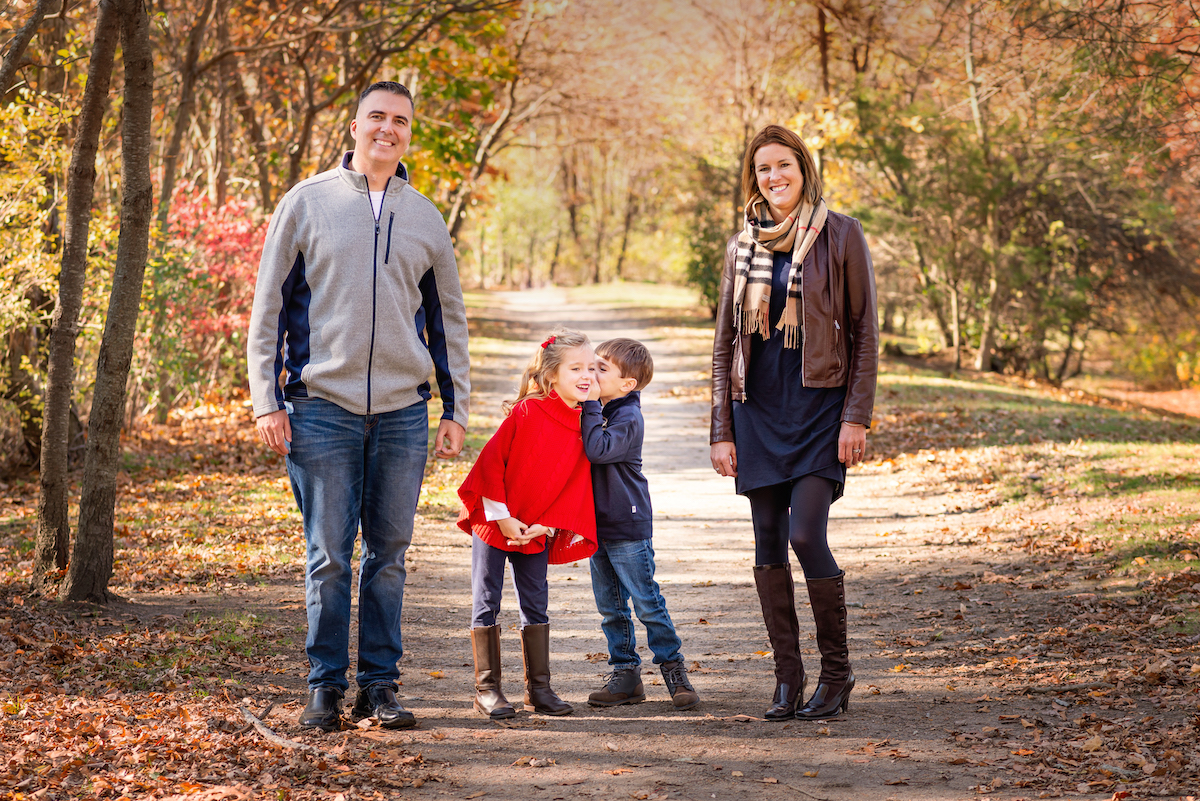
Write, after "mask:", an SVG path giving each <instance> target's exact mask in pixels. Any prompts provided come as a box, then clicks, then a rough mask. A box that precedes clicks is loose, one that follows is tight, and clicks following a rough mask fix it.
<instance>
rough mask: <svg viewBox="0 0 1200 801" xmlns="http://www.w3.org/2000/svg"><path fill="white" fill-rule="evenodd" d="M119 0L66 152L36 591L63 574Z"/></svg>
mask: <svg viewBox="0 0 1200 801" xmlns="http://www.w3.org/2000/svg"><path fill="white" fill-rule="evenodd" d="M116 3H117V0H101V2H100V12H99V15H98V17H97V20H96V33H95V38H94V40H93V42H92V56H91V61H90V62H89V64H88V78H87V88H86V89H85V90H84V93H83V104H82V107H81V109H80V113H79V130H78V133H77V134H76V136H75V145H74V147H73V148H72V151H71V166H70V169H69V170H68V179H67V213H66V230H65V233H64V237H63V256H62V269H61V271H60V273H59V276H58V300H57V302H56V303H55V306H54V316H53V318H52V319H51V322H50V347H49V358H48V367H47V376H46V396H45V409H44V411H43V412H42V454H41V473H40V476H39V482H40V484H41V492H40V494H39V495H38V530H37V541H36V544H35V546H34V556H33V586H34V589H36V590H45V589H46V588H47V587H48V585H49V584H51V583H53V582H55V581H56V580H57V579H56V578H55V577H52V576H51V575H50V572H51V571H61V570H62V569H63V568H65V567H66V566H67V556H68V549H69V547H70V538H71V524H70V520H69V519H68V517H67V491H68V477H67V466H68V461H67V456H68V438H69V432H70V424H71V394H72V388H73V386H74V383H75V338H76V336H77V335H78V334H79V310H80V307H81V305H82V304H83V284H84V278H85V276H86V272H87V241H88V229H89V227H90V225H91V217H92V195H93V193H94V191H95V186H96V149H97V147H98V144H99V141H100V128H101V125H102V123H103V121H104V111H105V108H106V107H107V106H108V87H109V82H110V81H111V79H112V66H113V56H114V54H115V53H116V50H117V38H118V36H119V35H120V20H119V18H118V15H119V9H117V8H116Z"/></svg>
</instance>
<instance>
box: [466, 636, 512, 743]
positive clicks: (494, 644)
mask: <svg viewBox="0 0 1200 801" xmlns="http://www.w3.org/2000/svg"><path fill="white" fill-rule="evenodd" d="M471 651H472V652H473V654H474V656H475V703H474V706H475V709H476V710H478V711H479V712H480V713H482V714H484V715H487V716H488V717H489V718H491V719H492V720H504V719H506V718H511V717H515V716H516V714H517V710H515V709H513V705H512V704H510V703H509V702H508V699H507V698H505V697H504V691H503V690H501V689H500V627H499V626H479V627H476V628H473V629H471Z"/></svg>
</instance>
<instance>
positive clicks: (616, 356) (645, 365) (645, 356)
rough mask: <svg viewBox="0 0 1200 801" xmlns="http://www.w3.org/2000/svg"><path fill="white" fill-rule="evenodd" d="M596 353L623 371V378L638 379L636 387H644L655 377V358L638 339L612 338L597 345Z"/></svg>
mask: <svg viewBox="0 0 1200 801" xmlns="http://www.w3.org/2000/svg"><path fill="white" fill-rule="evenodd" d="M596 355H597V356H599V357H600V358H602V359H606V360H607V361H609V362H612V364H613V366H615V367H616V368H617V369H618V370H620V371H621V378H634V379H637V386H636V387H634V389H642V388H644V387H645V386H646V385H647V384H649V383H650V379H651V378H653V377H654V359H652V358H650V351H649V350H648V349H647V348H646V346H645V345H643V344H642V343H641V342H638V341H637V340H636V339H610V340H608V341H607V342H601V343H600V344H599V345H598V346H596Z"/></svg>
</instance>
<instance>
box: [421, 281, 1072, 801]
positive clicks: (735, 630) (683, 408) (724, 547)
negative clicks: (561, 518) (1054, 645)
mask: <svg viewBox="0 0 1200 801" xmlns="http://www.w3.org/2000/svg"><path fill="white" fill-rule="evenodd" d="M491 304H492V306H491V308H488V309H487V310H483V311H478V310H477V311H475V312H473V316H474V317H475V323H476V325H477V327H478V328H479V330H480V331H481V332H483V333H484V334H485V335H486V336H488V337H491V338H490V339H488V340H487V342H486V348H484V346H483V343H482V341H481V349H486V352H487V356H486V357H485V358H483V359H477V363H478V369H477V371H476V375H475V380H476V395H475V399H474V402H473V404H474V405H473V413H474V414H475V415H477V416H478V417H479V419H482V418H483V417H484V416H486V415H489V414H490V415H496V414H497V413H498V412H497V410H498V406H499V402H500V400H502V399H503V398H504V397H509V396H511V390H512V387H513V386H514V385H515V381H516V377H517V375H519V372H520V369H521V367H522V366H523V363H524V361H525V360H526V359H527V358H528V356H529V354H531V353H532V352H533V348H535V347H536V346H537V343H538V342H539V341H540V339H541V337H543V336H544V334H545V332H546V331H548V330H549V329H550V328H551V327H552V326H554V325H556V324H563V325H567V326H570V327H575V328H579V329H582V330H584V331H586V332H587V333H588V334H589V335H590V336H591V337H592V339H593V341H594V342H599V341H601V340H603V339H606V338H609V337H613V336H630V337H634V338H637V339H640V340H642V341H644V342H645V343H646V344H647V345H648V346H649V347H650V349H651V352H652V353H653V355H654V358H655V367H656V370H655V377H654V381H653V383H652V384H651V385H650V387H649V388H648V389H647V391H646V392H645V393H644V395H643V408H644V412H645V416H646V427H647V437H646V446H645V462H646V473H647V475H648V477H649V479H650V484H651V492H652V498H653V502H654V512H655V514H654V525H655V533H654V545H655V550H656V553H657V564H658V571H659V572H658V575H659V580H660V583H661V584H662V588H663V593H664V596H665V597H666V599H667V603H668V606H669V608H670V611H671V614H672V616H673V618H674V620H675V622H676V624H677V627H678V630H679V632H680V635H681V637H682V639H683V643H684V649H685V653H686V655H687V660H688V664H689V667H690V669H691V675H692V678H693V683H694V684H695V686H696V688H697V690H698V691H699V693H700V695H701V697H702V699H703V700H702V703H701V705H700V706H699V707H697V708H696V709H694V710H691V711H688V712H683V713H679V712H675V711H674V709H673V708H672V707H671V706H670V703H669V700H668V697H667V694H666V690H665V688H664V687H663V684H662V680H661V678H660V677H659V675H658V674H657V672H656V671H653V670H652V668H651V666H650V665H649V663H650V661H651V657H650V654H649V652H648V650H645V649H644V648H643V655H644V659H645V662H646V670H645V674H644V675H645V678H646V681H647V684H648V686H647V701H646V702H645V703H642V704H639V705H634V706H624V707H617V708H613V709H603V710H598V709H591V708H589V707H588V706H587V705H586V697H587V694H588V693H589V692H590V691H591V690H593V689H596V688H597V687H599V686H601V683H602V679H603V677H604V674H605V672H606V665H605V661H604V660H605V654H604V648H605V646H604V639H603V636H602V634H601V633H600V630H599V619H598V616H597V614H596V612H595V609H594V605H593V601H592V597H591V588H590V579H589V573H588V567H587V564H586V563H583V562H581V563H578V564H574V565H568V566H562V567H555V568H552V571H551V622H552V629H553V645H552V648H553V659H552V667H553V670H554V686H555V688H556V689H557V691H558V692H559V694H560V695H562V696H563V697H564V698H566V699H567V700H569V701H571V702H572V703H574V704H575V706H576V713H575V714H574V715H572V716H569V717H564V718H551V717H544V716H539V715H529V714H525V713H522V714H520V715H519V716H518V717H517V719H516V721H515V722H513V723H511V724H507V725H503V726H501V725H497V724H494V723H489V722H487V721H485V720H483V719H482V718H481V717H479V716H478V715H477V714H476V713H475V712H474V711H473V710H472V709H471V685H472V673H471V667H470V650H469V646H468V641H467V636H466V631H467V626H468V621H469V577H468V551H467V542H466V538H465V537H464V536H463V535H461V534H459V533H458V532H457V530H452V529H450V527H449V526H446V525H441V526H430V527H426V528H425V529H424V530H423V532H422V535H423V536H422V538H421V540H420V542H419V544H417V545H415V546H414V548H413V559H414V562H415V563H416V566H417V569H416V572H415V573H412V574H410V585H409V591H408V595H407V598H406V606H405V613H406V616H407V617H408V622H407V623H406V629H405V631H406V638H407V643H408V649H407V650H408V656H406V657H405V662H404V687H403V688H402V691H403V693H405V694H406V695H407V697H408V701H407V703H408V704H409V705H410V706H411V708H412V709H414V711H415V712H416V713H417V715H418V716H419V717H420V719H421V720H422V726H421V730H420V731H418V732H415V733H406V734H402V735H399V736H400V738H401V739H402V740H403V741H406V742H407V741H411V742H413V743H419V744H420V747H421V750H422V753H423V754H424V756H425V758H426V759H427V760H429V759H434V760H439V759H441V760H444V761H445V763H446V764H445V765H444V768H443V770H442V776H443V777H444V778H445V779H446V780H447V781H449V782H452V783H453V789H452V790H450V791H449V792H450V794H451V795H453V796H457V797H466V798H471V797H485V796H484V795H483V794H486V797H496V798H528V799H543V798H544V799H558V798H575V797H589V796H594V797H600V798H626V797H632V798H689V799H709V798H718V799H728V798H746V799H773V798H780V799H783V798H797V797H801V798H824V799H856V800H857V801H861V800H862V799H875V798H878V799H884V798H891V797H898V798H922V799H940V798H946V799H950V798H965V797H971V796H974V795H975V791H974V789H973V788H976V787H978V786H980V785H988V787H989V788H994V792H993V793H992V795H993V796H995V797H1004V796H1007V795H1010V794H1015V795H1017V796H1019V795H1021V791H1020V790H1016V789H1011V788H1012V782H1013V780H1014V777H1013V775H1012V774H1010V773H1009V771H1008V767H1007V765H1008V761H1009V760H1011V759H1013V757H1012V756H1011V755H1010V751H1012V750H1013V749H1012V748H1010V747H1007V746H1006V745H1005V744H1003V741H1002V740H1001V739H998V738H991V739H989V738H987V737H985V736H980V735H979V734H978V733H979V732H981V731H986V730H987V729H989V728H990V729H992V730H993V731H994V730H995V729H996V728H998V726H999V725H1000V724H999V723H998V714H1004V713H1007V714H1009V715H1016V716H1017V717H1016V718H1011V719H1012V720H1019V719H1020V718H1021V717H1022V716H1031V715H1036V714H1037V713H1038V710H1039V709H1041V710H1043V711H1044V710H1050V711H1054V710H1055V708H1054V707H1052V706H1049V701H1048V699H1043V700H1042V701H1034V702H1029V701H1026V700H1018V699H1008V700H1003V701H1001V700H997V697H996V696H997V695H998V693H997V690H996V689H994V687H993V685H992V683H991V682H990V681H989V680H988V678H987V677H986V675H984V672H985V671H982V670H976V669H971V670H967V671H962V672H960V671H959V670H958V669H957V668H958V665H957V664H956V663H957V660H958V657H957V656H956V653H957V652H956V650H955V649H956V647H959V646H965V647H967V648H968V649H969V648H971V647H973V646H975V645H978V644H979V641H980V640H984V639H997V638H1000V637H1003V636H1005V635H1006V634H1007V633H1008V632H1007V629H1006V628H1005V627H1006V626H1008V625H1011V624H1012V623H1013V618H1012V611H1013V608H1012V605H1011V604H1012V600H1011V597H1010V596H1011V595H1012V594H1011V593H1007V594H1006V593H1005V592H1004V588H1005V587H1006V585H1005V584H1003V583H996V584H986V583H981V582H980V581H979V579H980V577H983V576H985V574H987V575H995V574H1002V573H1007V572H1011V571H1012V570H1013V565H1012V564H1011V560H1012V558H1013V557H1012V553H1013V550H1014V549H1012V548H1010V547H1009V546H1008V545H1006V544H1002V543H1000V544H998V543H992V544H990V545H987V546H984V545H983V540H982V539H981V538H978V537H976V536H975V535H974V534H973V533H972V532H974V531H977V530H979V529H981V528H983V527H984V526H987V525H989V523H991V522H993V521H991V520H990V518H989V516H988V514H987V513H986V512H981V511H975V510H974V504H973V502H972V500H971V498H969V497H966V496H962V495H954V494H946V493H941V492H938V491H933V490H930V489H927V488H923V487H924V486H925V485H924V483H923V482H922V477H921V476H920V475H918V474H915V473H913V472H912V471H899V470H896V469H894V467H893V466H892V465H890V464H886V463H885V464H878V463H876V464H871V465H868V466H867V467H865V468H862V469H858V470H855V471H853V472H852V475H851V477H850V479H849V482H848V486H847V490H846V495H845V497H844V498H843V499H842V500H840V501H838V502H837V503H836V504H835V506H834V508H833V520H832V522H831V528H830V539H831V541H832V543H833V548H834V552H835V555H836V556H837V558H838V560H839V563H840V564H841V566H842V567H843V568H844V569H845V571H846V588H847V597H848V601H849V606H850V609H849V620H850V636H851V642H850V647H851V655H852V659H853V664H854V669H855V672H856V674H857V677H858V688H857V690H856V692H855V694H854V696H853V697H852V702H851V704H850V712H849V714H848V715H846V716H844V717H843V718H841V719H838V720H834V721H830V722H825V723H807V722H800V721H796V722H792V723H784V724H781V723H769V722H766V721H764V720H762V718H761V715H762V712H763V710H764V708H765V705H766V703H767V701H768V700H769V696H770V695H771V692H772V690H773V686H774V685H773V678H772V661H771V657H770V653H769V651H770V646H769V644H768V642H767V636H766V631H765V629H764V627H763V624H762V619H761V614H760V612H759V607H758V601H757V596H756V593H755V590H754V585H753V577H752V573H751V567H752V565H753V535H752V532H751V528H750V524H749V508H748V505H747V503H746V501H745V500H744V499H742V498H740V497H738V496H737V495H735V494H734V491H733V483H732V481H731V480H729V479H722V478H720V477H719V476H717V475H716V474H715V473H714V471H713V470H712V468H711V466H710V464H709V460H708V402H707V396H706V394H704V387H705V386H706V384H707V377H706V371H707V369H708V363H709V357H710V347H711V334H706V333H705V332H704V331H703V330H697V329H696V328H687V327H678V326H674V325H672V321H671V320H670V319H665V318H663V317H662V316H661V315H660V313H659V311H658V310H655V309H646V310H644V311H643V310H638V309H630V308H629V307H628V306H613V307H606V306H604V305H593V306H588V307H584V306H578V305H572V304H570V303H568V302H567V296H566V295H565V294H564V293H563V292H561V291H556V290H539V291H528V292H521V293H511V294H496V295H493V296H492V297H491ZM502 337H507V338H502ZM985 530H986V529H985ZM797 583H798V585H799V589H798V592H799V593H800V594H801V595H802V598H801V599H800V600H799V603H800V615H801V621H802V622H801V625H802V632H803V634H802V637H803V638H806V641H805V643H804V653H805V658H806V662H807V664H808V666H809V669H810V670H811V671H813V672H814V673H815V672H816V671H817V670H818V664H817V658H816V648H815V642H814V641H813V640H812V633H811V632H812V625H811V618H810V617H809V612H808V606H807V603H806V598H803V589H802V588H803V582H802V580H801V576H800V574H799V570H798V568H797ZM968 587H970V588H971V589H969V590H968V589H966V588H968ZM505 603H506V605H507V607H506V610H505V611H504V612H503V613H502V620H503V622H504V624H505V626H506V628H505V633H504V637H503V648H504V669H505V676H506V679H505V687H506V688H507V689H508V691H509V694H510V696H514V697H516V698H519V696H520V670H521V660H520V646H519V641H518V635H517V631H516V626H517V624H516V614H515V608H514V600H513V599H512V598H511V597H506V599H505ZM1034 604H1035V605H1036V601H1035V602H1034ZM1021 606H1022V607H1029V606H1030V604H1029V603H1027V602H1024V603H1022V604H1021ZM1030 611H1031V610H1030V609H1029V608H1024V609H1023V613H1024V614H1029V612H1030ZM638 634H639V640H640V641H643V642H644V629H641V628H640V627H639V629H638ZM927 644H929V645H931V646H932V647H931V648H929V649H925V650H926V654H924V655H922V657H918V658H914V657H913V650H912V649H913V647H914V646H925V645H927ZM918 659H926V660H929V661H930V662H931V663H934V664H936V665H937V667H921V666H919V664H918V661H917V660H918ZM811 686H812V685H810V690H811ZM1017 729H1018V731H1017V732H1016V733H1015V734H1014V736H1017V735H1019V734H1021V733H1022V732H1021V731H1020V726H1019V724H1018V725H1017ZM964 736H965V738H966V739H965V740H964ZM530 760H535V761H534V763H533V764H543V761H547V764H546V765H545V766H544V767H526V766H525V764H526V763H529V762H530ZM997 779H998V782H999V783H998V784H995V785H992V784H991V782H993V780H997ZM1006 787H1007V788H1010V789H1008V790H1005V789H1004V788H1006ZM443 789H447V788H443ZM475 794H479V795H475Z"/></svg>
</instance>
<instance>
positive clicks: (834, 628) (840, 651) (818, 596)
mask: <svg viewBox="0 0 1200 801" xmlns="http://www.w3.org/2000/svg"><path fill="white" fill-rule="evenodd" d="M845 577H846V571H844V570H843V571H842V572H841V573H838V574H837V575H836V576H831V577H829V578H823V579H809V581H808V600H809V601H811V602H812V611H813V619H814V620H815V621H816V624H817V648H818V649H820V651H821V678H820V679H819V680H818V681H817V689H816V690H815V691H814V692H813V696H812V698H810V699H808V703H807V704H805V705H804V706H803V707H801V708H800V709H799V710H798V711H797V712H796V717H798V718H800V719H801V720H824V719H825V718H832V717H837V715H838V713H840V712H845V711H846V710H848V709H849V708H850V691H851V690H853V689H854V671H853V670H851V669H850V649H849V648H848V647H847V645H846V589H845V585H844V582H843V579H844V578H845Z"/></svg>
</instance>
